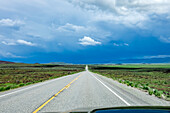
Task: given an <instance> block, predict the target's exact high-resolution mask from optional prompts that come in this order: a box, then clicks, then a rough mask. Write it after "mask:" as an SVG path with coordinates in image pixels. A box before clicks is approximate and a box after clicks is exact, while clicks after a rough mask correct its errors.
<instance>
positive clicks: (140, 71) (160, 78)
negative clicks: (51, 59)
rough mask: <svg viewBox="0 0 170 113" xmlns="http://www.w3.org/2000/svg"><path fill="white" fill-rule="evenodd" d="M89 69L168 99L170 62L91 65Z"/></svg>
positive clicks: (169, 94) (169, 95)
mask: <svg viewBox="0 0 170 113" xmlns="http://www.w3.org/2000/svg"><path fill="white" fill-rule="evenodd" d="M89 70H91V71H92V72H95V73H98V74H101V75H103V76H106V77H109V78H112V79H114V80H117V81H119V82H120V83H123V84H127V86H131V87H135V88H139V89H142V90H144V91H147V92H148V94H149V95H155V96H157V97H159V98H164V99H166V100H170V64H160V65H158V64H152V65H151V64H133V65H132V64H127V65H91V66H89Z"/></svg>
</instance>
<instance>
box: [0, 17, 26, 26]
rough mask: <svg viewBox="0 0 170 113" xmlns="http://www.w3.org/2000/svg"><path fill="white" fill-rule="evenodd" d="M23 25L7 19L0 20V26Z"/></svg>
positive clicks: (18, 21) (20, 22) (17, 21)
mask: <svg viewBox="0 0 170 113" xmlns="http://www.w3.org/2000/svg"><path fill="white" fill-rule="evenodd" d="M22 24H24V23H23V22H22V21H20V20H11V19H9V18H7V19H1V20H0V26H10V27H11V26H19V25H22Z"/></svg>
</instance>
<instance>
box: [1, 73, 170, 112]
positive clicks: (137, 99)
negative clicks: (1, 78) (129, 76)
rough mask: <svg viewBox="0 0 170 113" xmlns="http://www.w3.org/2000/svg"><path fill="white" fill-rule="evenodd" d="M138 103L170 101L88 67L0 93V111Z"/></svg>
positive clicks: (62, 109)
mask: <svg viewBox="0 0 170 113" xmlns="http://www.w3.org/2000/svg"><path fill="white" fill-rule="evenodd" d="M61 90H62V91H61ZM53 95H54V96H53ZM138 105H148V106H150V105H158V106H159V105H166V106H170V102H168V101H164V100H162V99H159V98H156V97H154V96H150V95H148V94H147V93H146V92H143V91H139V90H137V89H135V88H131V87H128V86H126V85H124V84H120V83H118V82H116V81H113V80H111V79H109V78H106V77H104V76H101V75H97V74H94V73H91V72H89V71H88V70H86V71H83V72H80V73H77V74H73V75H68V76H64V77H61V78H57V79H54V80H49V81H45V82H42V83H38V84H34V85H30V86H26V87H22V88H18V89H14V90H10V91H6V92H3V93H0V113H31V112H34V111H36V110H37V109H38V110H39V111H38V112H63V111H69V110H72V109H79V110H82V111H83V110H86V109H91V108H99V107H113V106H138Z"/></svg>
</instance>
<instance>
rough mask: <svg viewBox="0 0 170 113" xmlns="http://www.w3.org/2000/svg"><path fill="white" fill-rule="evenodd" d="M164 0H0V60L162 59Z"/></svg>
mask: <svg viewBox="0 0 170 113" xmlns="http://www.w3.org/2000/svg"><path fill="white" fill-rule="evenodd" d="M169 6H170V1H169V0H152V1H149V0H12V1H11V0H5V1H4V0H0V60H8V61H14V62H25V63H36V62H38V63H48V62H68V63H76V64H79V63H122V62H125V63H126V62H127V63H137V62H139V63H142V62H148V63H161V62H162V63H168V62H170V7H169Z"/></svg>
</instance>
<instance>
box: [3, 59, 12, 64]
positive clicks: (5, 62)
mask: <svg viewBox="0 0 170 113" xmlns="http://www.w3.org/2000/svg"><path fill="white" fill-rule="evenodd" d="M0 64H14V62H9V61H2V60H0Z"/></svg>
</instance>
